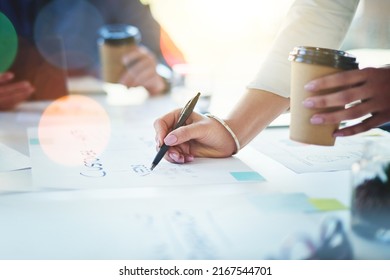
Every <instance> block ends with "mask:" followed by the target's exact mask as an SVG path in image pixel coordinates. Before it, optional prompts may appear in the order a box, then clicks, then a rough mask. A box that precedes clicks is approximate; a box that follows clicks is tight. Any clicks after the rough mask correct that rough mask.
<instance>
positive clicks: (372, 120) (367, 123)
mask: <svg viewBox="0 0 390 280" xmlns="http://www.w3.org/2000/svg"><path fill="white" fill-rule="evenodd" d="M389 119H390V111H388V112H387V113H386V114H382V115H373V116H370V117H368V118H366V119H364V120H363V121H362V122H360V123H358V124H356V125H352V126H348V127H345V128H342V129H339V130H337V131H336V132H335V133H334V136H335V137H338V136H350V135H355V134H357V133H361V132H365V131H368V130H370V129H371V128H373V127H378V126H380V125H382V124H384V123H386V122H387V121H388V120H389Z"/></svg>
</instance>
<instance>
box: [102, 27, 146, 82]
mask: <svg viewBox="0 0 390 280" xmlns="http://www.w3.org/2000/svg"><path fill="white" fill-rule="evenodd" d="M99 35H100V38H99V40H98V45H99V52H100V60H101V67H102V69H101V70H102V78H103V80H104V81H105V82H108V83H117V82H118V81H119V79H120V78H121V76H122V74H123V73H124V72H125V70H126V69H125V68H126V66H125V65H123V63H122V59H123V56H124V55H125V54H126V53H128V52H130V51H131V50H132V49H133V48H134V47H135V46H136V45H137V44H138V43H139V42H140V41H141V34H140V32H139V30H138V28H137V27H135V26H132V25H126V24H113V25H105V26H103V27H102V28H101V29H100V30H99Z"/></svg>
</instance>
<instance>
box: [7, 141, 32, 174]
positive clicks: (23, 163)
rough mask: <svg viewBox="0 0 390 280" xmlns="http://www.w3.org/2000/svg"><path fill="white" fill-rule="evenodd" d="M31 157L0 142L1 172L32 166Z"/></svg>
mask: <svg viewBox="0 0 390 280" xmlns="http://www.w3.org/2000/svg"><path fill="white" fill-rule="evenodd" d="M30 167H31V163H30V158H29V157H28V156H25V155H24V154H22V153H20V152H18V151H16V150H14V149H12V148H10V147H8V146H6V145H4V144H2V143H0V172H7V171H14V170H20V169H26V168H30Z"/></svg>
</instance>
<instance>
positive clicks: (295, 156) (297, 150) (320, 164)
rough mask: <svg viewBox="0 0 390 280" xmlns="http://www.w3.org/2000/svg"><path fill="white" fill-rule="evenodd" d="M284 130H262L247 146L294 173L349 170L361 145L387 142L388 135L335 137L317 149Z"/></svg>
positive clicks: (373, 132)
mask: <svg viewBox="0 0 390 280" xmlns="http://www.w3.org/2000/svg"><path fill="white" fill-rule="evenodd" d="M288 133H289V132H288V130H287V129H283V130H276V129H271V130H270V131H268V132H267V131H264V132H263V133H261V134H260V135H259V136H258V137H257V138H255V139H254V141H252V143H251V146H252V147H253V148H255V149H256V150H258V151H260V152H262V153H264V154H266V155H267V156H269V157H271V158H273V159H275V160H277V161H279V162H280V163H282V164H283V165H284V166H286V167H288V168H289V169H291V170H293V171H295V172H296V173H306V172H326V171H339V170H349V169H351V166H352V164H353V163H354V162H356V161H358V160H359V159H361V157H362V154H363V147H364V144H365V143H367V142H368V141H387V140H386V139H388V143H390V134H389V133H388V132H386V131H383V130H381V129H373V130H370V131H369V132H366V133H361V134H358V135H354V136H349V137H338V138H337V140H336V143H335V145H334V146H317V145H308V144H303V143H298V142H295V141H292V140H290V139H289V134H288Z"/></svg>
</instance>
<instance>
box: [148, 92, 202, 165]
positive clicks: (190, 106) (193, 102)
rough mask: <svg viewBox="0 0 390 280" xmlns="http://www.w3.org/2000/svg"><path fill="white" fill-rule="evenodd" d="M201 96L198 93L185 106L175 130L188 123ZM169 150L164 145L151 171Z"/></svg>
mask: <svg viewBox="0 0 390 280" xmlns="http://www.w3.org/2000/svg"><path fill="white" fill-rule="evenodd" d="M199 96H200V92H198V94H197V95H195V97H194V98H192V99H191V100H190V101H188V102H187V104H186V106H184V108H183V109H182V110H181V112H180V116H179V120H178V121H177V123H176V125H175V127H174V128H173V130H175V129H177V128H179V127H181V126H183V125H184V123H185V122H186V120H187V119H188V117H189V116H190V115H191V113H192V111H194V108H195V105H196V102H198V99H199ZM168 149H169V146H168V145H165V144H163V145H162V146H161V148H160V150H159V151H158V153H157V155H156V157H155V158H154V160H153V162H152V166H151V167H150V170H153V169H154V168H155V167H156V166H157V164H158V163H159V162H160V161H161V159H162V158H163V157H164V155H165V153H166V152H167V151H168Z"/></svg>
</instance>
